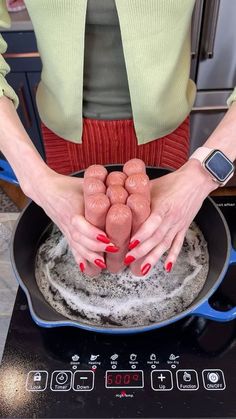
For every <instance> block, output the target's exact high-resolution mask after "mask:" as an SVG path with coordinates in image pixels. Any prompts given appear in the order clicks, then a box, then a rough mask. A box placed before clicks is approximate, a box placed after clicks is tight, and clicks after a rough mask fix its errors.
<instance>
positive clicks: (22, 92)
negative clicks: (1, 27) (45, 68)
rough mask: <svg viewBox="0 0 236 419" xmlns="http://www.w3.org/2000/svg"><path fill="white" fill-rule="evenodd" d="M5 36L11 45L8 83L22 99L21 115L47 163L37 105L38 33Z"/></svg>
mask: <svg viewBox="0 0 236 419" xmlns="http://www.w3.org/2000/svg"><path fill="white" fill-rule="evenodd" d="M2 36H3V38H4V39H5V41H6V42H7V44H8V49H7V51H6V53H5V54H4V58H5V60H6V61H7V63H8V64H9V66H10V68H11V71H10V73H9V74H8V75H7V76H6V79H7V81H8V83H9V84H10V85H11V86H12V88H13V89H14V90H15V92H16V94H17V95H18V98H19V102H20V103H19V107H18V109H17V112H18V115H19V117H20V119H21V122H22V124H23V125H24V127H25V130H26V131H27V133H28V135H29V137H30V138H31V140H32V142H33V143H34V145H35V147H36V148H37V150H38V152H39V153H40V154H41V156H42V157H43V158H44V159H45V154H44V147H43V141H42V137H41V131H40V120H39V115H38V111H37V106H36V101H35V94H36V90H37V85H38V83H39V80H40V75H41V68H42V64H41V60H40V57H39V54H38V51H37V43H36V39H35V35H34V32H33V31H24V32H23V31H22V32H14V31H13V32H2Z"/></svg>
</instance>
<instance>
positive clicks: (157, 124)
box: [0, 0, 236, 144]
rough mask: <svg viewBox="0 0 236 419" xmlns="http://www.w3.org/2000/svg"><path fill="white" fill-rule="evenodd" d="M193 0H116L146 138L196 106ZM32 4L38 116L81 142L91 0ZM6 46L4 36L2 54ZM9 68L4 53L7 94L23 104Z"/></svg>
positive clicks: (1, 7)
mask: <svg viewBox="0 0 236 419" xmlns="http://www.w3.org/2000/svg"><path fill="white" fill-rule="evenodd" d="M194 3H195V1H194V0H116V7H117V11H118V16H119V21H120V27H121V36H122V43H123V49H124V55H125V63H126V68H127V75H128V82H129V90H130V96H131V104H132V111H133V118H134V125H135V131H136V135H137V139H138V143H139V144H144V143H146V142H149V141H151V140H153V139H156V138H160V137H162V136H164V135H166V134H168V133H170V132H172V131H173V130H174V129H175V128H176V127H177V126H178V125H179V124H180V123H181V122H182V121H183V120H184V119H185V118H186V116H187V115H188V113H189V112H190V110H191V107H192V105H193V102H194V99H195V91H196V88H195V84H194V83H193V81H192V80H190V79H189V71H190V25H191V16H192V11H193V7H194ZM25 4H26V7H27V9H28V12H29V15H30V17H31V20H32V23H33V26H34V30H35V35H36V38H37V44H38V50H39V53H40V56H41V59H42V65H43V69H42V75H41V81H40V83H39V86H38V89H37V94H36V101H37V106H38V111H39V115H40V117H41V119H42V121H43V122H44V123H45V125H46V126H47V127H48V128H50V129H51V130H52V131H54V132H55V133H56V134H58V135H59V136H61V137H62V138H64V139H66V140H70V141H73V142H77V143H81V137H82V104H83V97H82V96H83V57H84V33H85V15H86V7H87V0H25ZM0 26H2V27H9V26H10V18H9V15H8V13H7V10H6V5H5V0H0ZM6 48H7V45H6V43H5V41H4V40H3V38H1V37H0V53H4V52H5V51H6ZM101 53H102V51H101ZM9 70H10V69H9V66H8V65H7V63H6V62H5V61H4V59H3V57H2V56H0V96H2V95H6V96H8V97H9V98H11V99H12V100H13V102H14V104H15V106H16V107H17V106H18V97H17V95H16V93H15V92H14V90H13V89H12V88H11V87H10V86H9V85H8V83H7V81H6V79H5V75H6V74H7V73H8V72H9ZM234 94H235V93H234ZM235 96H236V94H235Z"/></svg>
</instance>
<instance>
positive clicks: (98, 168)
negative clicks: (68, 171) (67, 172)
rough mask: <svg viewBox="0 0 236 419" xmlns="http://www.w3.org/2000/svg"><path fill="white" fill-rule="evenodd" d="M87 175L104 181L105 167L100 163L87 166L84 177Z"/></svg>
mask: <svg viewBox="0 0 236 419" xmlns="http://www.w3.org/2000/svg"><path fill="white" fill-rule="evenodd" d="M87 177H95V178H96V179H99V180H101V181H102V182H105V180H106V177H107V169H106V168H105V167H104V166H102V165H101V164H93V165H92V166H89V167H88V168H87V169H86V170H85V172H84V179H86V178H87Z"/></svg>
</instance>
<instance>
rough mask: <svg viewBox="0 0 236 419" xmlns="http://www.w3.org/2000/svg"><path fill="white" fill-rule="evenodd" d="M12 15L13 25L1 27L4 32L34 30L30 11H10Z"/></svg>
mask: <svg viewBox="0 0 236 419" xmlns="http://www.w3.org/2000/svg"><path fill="white" fill-rule="evenodd" d="M9 14H10V17H11V27H10V28H7V29H6V28H1V26H0V30H1V31H4V32H13V31H32V30H33V25H32V22H31V20H30V17H29V14H28V11H27V10H26V9H25V10H22V11H20V12H12V13H9Z"/></svg>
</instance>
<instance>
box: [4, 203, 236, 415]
mask: <svg viewBox="0 0 236 419" xmlns="http://www.w3.org/2000/svg"><path fill="white" fill-rule="evenodd" d="M215 200H216V201H217V203H218V205H219V207H220V208H221V209H222V211H223V213H224V214H225V216H226V219H227V222H228V225H229V227H230V231H231V237H232V243H233V245H234V247H235V245H236V226H235V220H236V198H234V197H224V198H222V197H221V198H218V197H217V198H216V199H215ZM211 304H212V306H214V307H215V308H217V309H218V310H228V309H230V308H232V307H233V306H235V305H236V267H234V266H232V267H231V268H230V269H229V270H228V272H227V274H226V277H225V279H224V281H223V283H222V285H221V286H220V288H219V289H218V291H217V292H216V293H215V294H214V295H213V296H212V298H211ZM235 338H236V321H231V322H228V323H217V322H213V321H209V320H206V319H204V318H201V317H186V318H185V319H183V320H181V321H179V322H177V323H174V324H172V325H170V326H168V327H165V328H162V329H159V330H156V331H153V332H148V333H143V334H138V335H121V336H118V335H103V334H96V333H92V332H85V331H82V330H79V329H75V328H69V327H67V328H65V327H64V328H54V329H43V328H40V327H38V326H37V325H36V324H35V323H34V322H33V321H32V319H31V317H30V314H29V310H28V306H27V302H26V299H25V296H24V294H23V292H22V291H21V290H19V291H18V294H17V298H16V303H15V308H14V311H13V315H12V320H11V324H10V328H9V333H8V338H7V342H6V346H5V351H4V356H3V361H2V366H1V370H0V417H8V418H23V417H24V418H169V419H170V418H195V419H196V418H224V419H226V418H236V339H235ZM110 371H114V374H113V373H110ZM135 372H136V373H135ZM132 384H133V386H132Z"/></svg>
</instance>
